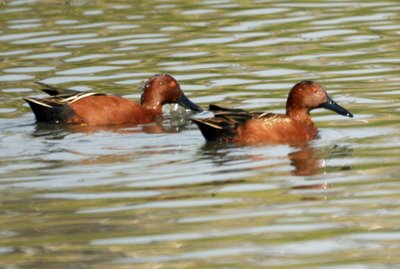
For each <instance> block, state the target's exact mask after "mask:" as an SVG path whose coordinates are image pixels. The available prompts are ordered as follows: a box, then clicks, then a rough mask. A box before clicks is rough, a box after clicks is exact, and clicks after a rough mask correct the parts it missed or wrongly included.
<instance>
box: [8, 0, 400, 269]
mask: <svg viewBox="0 0 400 269" xmlns="http://www.w3.org/2000/svg"><path fill="white" fill-rule="evenodd" d="M396 10H398V3H397V2H396V1H386V2H380V3H376V2H374V1H355V2H354V1H353V2H329V3H328V2H323V1H320V2H309V1H301V3H300V2H298V1H283V2H282V1H281V2H279V3H278V2H276V3H272V2H270V1H267V2H266V1H250V2H237V1H231V0H221V1H201V2H198V3H191V4H188V2H187V1H186V2H185V1H177V2H174V3H173V4H167V3H165V2H163V1H135V3H133V2H129V1H119V2H118V3H111V2H107V1H97V2H96V3H92V2H90V1H66V2H63V3H58V2H57V3H56V2H53V1H49V2H48V3H47V2H46V3H44V2H40V1H6V2H5V3H3V4H2V6H1V7H0V14H1V20H2V23H1V24H0V27H1V28H0V43H1V49H0V65H1V73H0V81H1V82H2V85H1V87H0V91H1V93H2V94H1V96H0V100H1V103H0V151H1V156H0V162H1V170H0V192H1V193H2V195H1V198H0V204H1V208H2V210H1V213H0V214H1V218H0V259H1V260H2V265H3V266H5V267H6V268H14V267H15V268H43V267H46V268H47V267H57V268H77V267H88V266H89V267H90V266H92V267H96V268H110V267H112V268H126V267H127V266H130V265H132V264H134V266H141V267H140V268H147V267H154V266H155V267H166V268H170V267H171V268H176V267H182V268H206V267H207V268H208V267H213V268H228V267H229V268H249V267H263V268H265V267H282V266H284V267H293V268H298V267H305V268H306V267H307V268H308V267H324V268H352V267H354V268H365V267H379V268H393V266H395V265H397V264H399V263H400V260H399V257H398V254H397V253H398V249H399V247H400V245H399V240H398V237H399V234H398V227H399V225H400V223H399V219H400V218H399V215H400V212H399V210H398V208H399V202H398V196H399V193H400V188H399V184H398V172H399V169H398V161H399V159H400V154H399V153H400V151H399V148H400V139H399V138H398V136H399V131H398V128H399V127H400V126H399V120H400V118H399V111H400V107H399V105H398V100H397V99H398V98H397V95H398V93H399V78H398V69H399V68H398V65H397V62H398V60H397V59H398V58H399V57H398V38H397V37H398V33H399V27H400V26H399V25H398V14H397V13H396ZM27 14H29V16H28V15H27ZM155 73H170V74H171V75H173V76H174V77H175V78H176V79H177V80H178V81H180V83H181V86H182V89H183V90H184V92H185V94H186V95H187V96H189V97H190V98H191V99H192V100H193V101H194V102H197V103H199V104H200V105H202V106H203V107H204V108H206V107H207V105H208V104H209V103H218V104H220V105H223V106H231V107H241V108H245V109H250V110H262V111H271V112H278V113H282V112H284V106H285V99H286V96H287V92H288V90H289V89H290V88H291V86H292V85H294V83H296V82H297V81H299V80H304V79H313V80H318V81H319V82H321V83H322V84H323V85H324V86H325V87H326V89H327V90H328V92H329V94H330V95H331V96H332V97H334V99H335V100H336V101H337V102H338V103H340V104H342V105H343V106H344V107H346V108H348V109H349V110H350V111H352V112H353V114H354V115H355V118H353V119H347V118H342V117H340V116H338V115H336V114H332V113H330V112H328V111H322V110H317V111H313V112H312V115H313V119H314V120H315V122H316V123H317V125H318V127H319V129H320V133H319V138H318V139H316V140H314V141H311V142H310V143H307V144H300V145H276V146H263V147H240V146H237V145H217V144H212V143H205V142H204V139H203V138H202V136H201V134H200V132H199V131H198V130H197V128H196V127H195V126H193V125H190V122H189V121H181V120H176V118H174V116H173V114H168V118H167V119H166V120H164V121H163V122H161V123H156V124H147V125H143V126H111V127H82V126H65V127H63V126H54V125H36V124H34V118H33V115H32V113H31V112H30V110H29V108H28V106H27V105H26V104H24V103H23V101H22V99H21V97H24V96H43V95H42V94H41V93H39V91H38V89H37V88H36V86H35V85H34V83H33V82H34V81H43V82H45V83H50V84H60V86H62V87H67V86H68V87H72V88H74V89H79V90H91V89H95V90H99V91H102V92H111V93H115V94H119V95H123V96H124V97H126V98H131V99H136V100H138V99H139V98H140V88H141V86H142V85H143V83H144V81H145V80H147V78H148V77H150V76H151V75H153V74H155ZM175 110H176V109H175V107H174V106H166V107H164V112H165V113H176V111H175ZM179 113H181V114H180V115H186V114H185V113H186V112H185V111H183V110H182V111H179ZM205 116H207V115H205V114H203V115H200V117H205Z"/></svg>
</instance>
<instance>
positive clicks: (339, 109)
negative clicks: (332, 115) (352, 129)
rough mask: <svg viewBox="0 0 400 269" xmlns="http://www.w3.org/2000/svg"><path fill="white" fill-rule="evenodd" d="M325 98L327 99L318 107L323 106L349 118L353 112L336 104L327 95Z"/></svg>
mask: <svg viewBox="0 0 400 269" xmlns="http://www.w3.org/2000/svg"><path fill="white" fill-rule="evenodd" d="M327 99H328V100H327V101H326V102H325V103H323V104H321V105H320V106H319V107H323V108H326V109H329V110H332V111H335V112H336V113H338V114H340V115H343V116H347V117H350V118H352V117H353V114H351V113H350V111H348V110H347V109H345V108H344V107H341V106H339V105H338V104H336V102H335V101H333V100H332V99H331V98H330V97H329V96H327Z"/></svg>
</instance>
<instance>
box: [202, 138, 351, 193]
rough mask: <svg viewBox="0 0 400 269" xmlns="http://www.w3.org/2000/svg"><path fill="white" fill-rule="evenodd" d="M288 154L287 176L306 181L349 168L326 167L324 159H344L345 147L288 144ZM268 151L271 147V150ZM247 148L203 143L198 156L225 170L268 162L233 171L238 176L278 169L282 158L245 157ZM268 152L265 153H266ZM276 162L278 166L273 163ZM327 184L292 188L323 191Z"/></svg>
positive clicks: (247, 155)
mask: <svg viewBox="0 0 400 269" xmlns="http://www.w3.org/2000/svg"><path fill="white" fill-rule="evenodd" d="M289 147H290V149H291V150H290V151H289V153H287V155H285V156H283V157H286V158H287V160H288V161H289V163H290V166H291V167H292V169H291V171H290V174H291V175H293V176H299V177H307V178H306V179H307V180H313V179H314V177H313V176H317V175H322V174H325V173H327V172H328V171H332V170H350V169H351V166H340V167H334V166H332V167H328V166H327V164H326V159H328V158H330V156H332V155H337V154H339V153H340V156H341V157H343V156H348V155H350V154H351V152H352V150H351V148H348V147H339V146H334V147H333V148H328V149H327V148H315V147H313V146H312V145H310V144H309V143H308V142H305V143H296V144H291V145H290V146H289ZM237 149H241V150H242V151H243V154H237ZM271 149H272V150H274V149H273V147H272V148H271ZM249 151H251V148H250V147H249V148H247V147H245V148H243V147H240V146H238V145H235V144H221V143H215V142H208V143H206V144H205V145H204V146H203V147H202V148H201V149H200V154H201V155H202V156H204V158H206V159H211V160H212V161H213V163H215V164H216V165H218V166H229V165H230V164H233V163H238V162H239V161H249V162H260V163H261V162H262V161H268V160H271V162H270V163H269V164H265V162H263V164H261V165H257V164H255V166H253V167H252V168H249V167H248V166H244V168H237V169H238V172H240V171H243V170H249V169H250V170H260V169H265V168H271V169H274V168H275V167H277V166H280V165H281V160H282V156H279V155H278V156H276V155H275V154H274V155H271V156H268V155H267V154H249ZM266 152H268V150H266ZM276 160H277V161H278V163H277V162H276ZM327 187H329V185H328V184H325V183H323V184H307V185H301V186H300V185H297V186H295V187H293V188H296V189H314V188H327Z"/></svg>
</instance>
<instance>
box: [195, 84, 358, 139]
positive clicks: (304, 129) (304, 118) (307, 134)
mask: <svg viewBox="0 0 400 269" xmlns="http://www.w3.org/2000/svg"><path fill="white" fill-rule="evenodd" d="M316 108H326V109H329V110H332V111H335V112H336V113H338V114H340V115H343V116H347V117H353V115H352V114H351V113H350V112H349V111H348V110H346V109H345V108H343V107H341V106H339V105H338V104H336V103H335V102H334V101H333V100H332V98H330V97H329V96H328V94H327V93H326V91H325V90H324V88H323V87H322V86H321V85H320V84H319V83H317V82H314V81H302V82H299V83H297V84H296V85H294V86H293V88H292V89H291V90H290V92H289V95H288V98H287V102H286V114H274V113H267V112H248V111H246V110H243V109H231V108H223V107H219V106H216V105H210V107H209V110H210V111H212V112H213V113H214V117H213V118H206V119H192V121H193V122H194V123H195V124H197V126H198V127H199V129H200V131H201V133H202V134H203V136H204V137H205V139H206V140H207V141H219V142H234V143H240V144H260V143H268V144H276V143H292V142H304V141H309V140H311V139H313V138H315V136H316V135H317V132H318V129H317V127H316V126H315V124H314V122H313V121H312V119H311V116H310V111H312V110H313V109H316Z"/></svg>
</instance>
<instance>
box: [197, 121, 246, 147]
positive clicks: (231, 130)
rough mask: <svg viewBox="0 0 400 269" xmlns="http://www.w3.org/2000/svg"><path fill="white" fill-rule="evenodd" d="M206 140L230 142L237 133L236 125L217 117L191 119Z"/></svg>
mask: <svg viewBox="0 0 400 269" xmlns="http://www.w3.org/2000/svg"><path fill="white" fill-rule="evenodd" d="M192 122H193V123H195V124H196V125H197V126H198V127H199V129H200V131H201V133H202V134H203V136H204V138H205V139H206V140H207V141H217V142H231V141H233V139H234V138H235V136H236V135H237V127H238V126H236V125H232V124H230V123H228V122H226V121H223V120H222V121H221V120H220V119H219V118H210V119H192Z"/></svg>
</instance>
